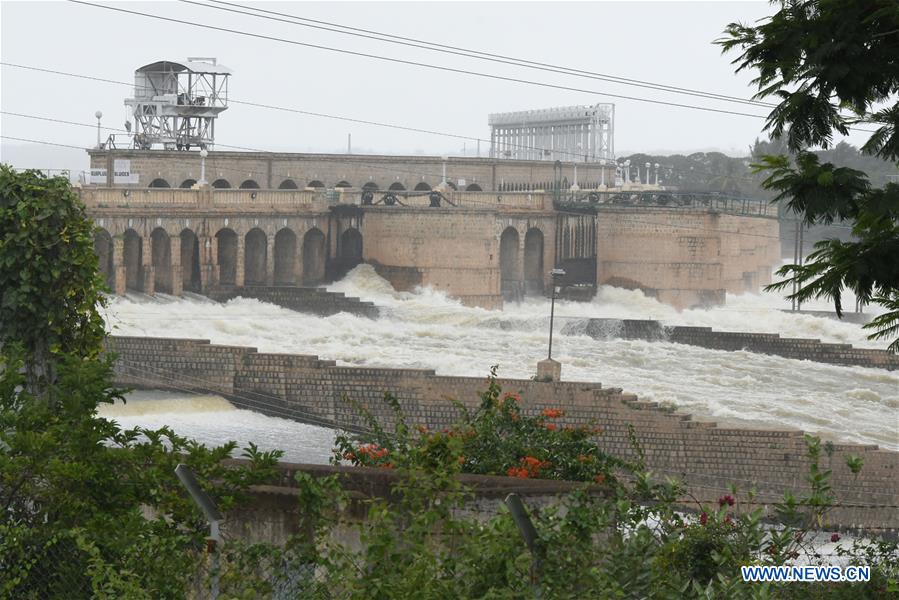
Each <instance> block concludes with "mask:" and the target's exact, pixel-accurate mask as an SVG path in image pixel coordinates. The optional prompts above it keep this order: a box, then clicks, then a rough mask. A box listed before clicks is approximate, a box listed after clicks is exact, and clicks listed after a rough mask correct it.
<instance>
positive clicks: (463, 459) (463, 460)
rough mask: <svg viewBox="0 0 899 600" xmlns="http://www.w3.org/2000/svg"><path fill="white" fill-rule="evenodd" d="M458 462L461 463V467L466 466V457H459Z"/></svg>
mask: <svg viewBox="0 0 899 600" xmlns="http://www.w3.org/2000/svg"><path fill="white" fill-rule="evenodd" d="M456 460H458V461H459V464H460V465H464V464H465V457H464V456H460V457H459V458H458V459H456Z"/></svg>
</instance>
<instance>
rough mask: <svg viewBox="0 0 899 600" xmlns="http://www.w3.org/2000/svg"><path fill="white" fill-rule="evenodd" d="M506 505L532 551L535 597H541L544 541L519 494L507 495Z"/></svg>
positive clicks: (532, 575)
mask: <svg viewBox="0 0 899 600" xmlns="http://www.w3.org/2000/svg"><path fill="white" fill-rule="evenodd" d="M506 506H508V507H509V512H510V513H512V519H513V520H514V521H515V524H516V525H517V526H518V530H519V531H520V532H521V537H522V538H523V539H524V543H525V544H527V547H528V550H530V552H531V556H532V561H531V587H532V588H533V589H534V598H541V597H543V592H542V590H541V589H540V571H541V569H542V567H543V555H544V550H545V549H544V547H543V543H542V541H541V540H540V536H539V534H538V533H537V530H536V529H535V528H534V524H533V523H532V522H531V517H530V516H529V515H528V511H527V509H526V508H525V507H524V504H523V503H522V502H521V498H520V497H519V496H518V494H515V493H512V494H509V495H508V496H506Z"/></svg>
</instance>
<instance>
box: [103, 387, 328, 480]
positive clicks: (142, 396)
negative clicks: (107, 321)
mask: <svg viewBox="0 0 899 600" xmlns="http://www.w3.org/2000/svg"><path fill="white" fill-rule="evenodd" d="M99 412H100V416H102V417H106V418H108V419H112V420H114V421H116V422H117V423H118V424H119V425H120V426H121V427H122V428H124V429H130V428H133V427H144V428H146V429H159V428H160V427H164V426H169V427H171V428H172V429H173V430H174V431H175V433H177V434H179V435H185V436H188V437H190V438H192V439H194V440H196V441H198V442H200V443H202V444H206V445H207V446H218V445H221V444H223V443H225V442H227V441H235V442H237V446H238V448H246V447H247V446H248V445H249V443H250V442H253V443H254V444H256V445H257V446H259V448H261V449H262V450H283V451H284V458H283V460H285V461H288V462H303V463H313V464H327V463H328V459H329V458H330V455H331V448H332V446H333V445H334V432H333V431H332V430H330V429H325V428H323V427H316V426H314V425H306V424H304V423H297V422H296V421H291V420H289V419H279V418H277V417H267V416H265V415H262V414H260V413H257V412H253V411H251V410H243V409H239V408H235V407H234V406H233V405H231V403H229V402H228V401H227V400H225V399H224V398H222V397H220V396H213V395H205V394H184V393H172V392H162V391H135V392H132V393H130V394H129V395H128V401H127V402H126V403H125V404H122V403H121V402H117V403H115V404H114V405H102V406H101V407H100V411H99ZM239 454H240V451H237V452H235V456H239Z"/></svg>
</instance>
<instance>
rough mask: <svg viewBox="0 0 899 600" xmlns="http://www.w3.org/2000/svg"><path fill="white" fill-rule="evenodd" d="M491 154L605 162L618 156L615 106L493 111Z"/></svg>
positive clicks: (539, 158)
mask: <svg viewBox="0 0 899 600" xmlns="http://www.w3.org/2000/svg"><path fill="white" fill-rule="evenodd" d="M487 123H488V124H489V125H490V156H491V157H492V158H510V159H518V160H553V161H554V160H561V161H564V162H602V161H607V160H613V159H614V158H615V105H614V104H596V105H593V106H564V107H560V108H547V109H541V110H524V111H518V112H508V113H494V114H491V115H490V116H489V117H488V119H487Z"/></svg>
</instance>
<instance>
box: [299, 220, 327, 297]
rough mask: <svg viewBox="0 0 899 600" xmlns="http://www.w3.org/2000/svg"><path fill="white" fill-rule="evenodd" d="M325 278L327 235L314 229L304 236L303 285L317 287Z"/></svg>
mask: <svg viewBox="0 0 899 600" xmlns="http://www.w3.org/2000/svg"><path fill="white" fill-rule="evenodd" d="M324 278H325V234H324V233H322V231H321V229H319V228H318V227H313V228H312V229H310V230H309V231H307V232H306V235H304V236H303V285H316V284H318V283H321V282H322V281H323V280H324Z"/></svg>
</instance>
